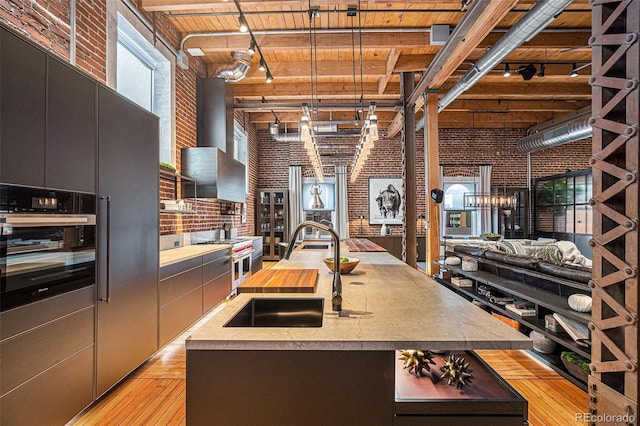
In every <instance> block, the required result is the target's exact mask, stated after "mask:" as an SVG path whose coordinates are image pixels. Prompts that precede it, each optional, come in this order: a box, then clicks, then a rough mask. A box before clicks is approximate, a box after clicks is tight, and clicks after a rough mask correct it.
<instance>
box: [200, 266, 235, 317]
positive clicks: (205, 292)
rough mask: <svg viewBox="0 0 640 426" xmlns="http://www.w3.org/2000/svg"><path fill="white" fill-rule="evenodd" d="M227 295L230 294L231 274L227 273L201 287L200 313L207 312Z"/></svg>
mask: <svg viewBox="0 0 640 426" xmlns="http://www.w3.org/2000/svg"><path fill="white" fill-rule="evenodd" d="M229 293H231V273H230V272H229V271H227V273H226V274H224V275H219V276H218V277H217V278H214V279H213V280H211V281H209V282H208V283H205V284H204V285H203V286H202V311H203V312H209V311H210V310H211V309H213V308H214V307H215V306H216V305H217V304H218V303H220V302H222V301H223V300H224V299H225V298H226V297H227V296H228V295H229Z"/></svg>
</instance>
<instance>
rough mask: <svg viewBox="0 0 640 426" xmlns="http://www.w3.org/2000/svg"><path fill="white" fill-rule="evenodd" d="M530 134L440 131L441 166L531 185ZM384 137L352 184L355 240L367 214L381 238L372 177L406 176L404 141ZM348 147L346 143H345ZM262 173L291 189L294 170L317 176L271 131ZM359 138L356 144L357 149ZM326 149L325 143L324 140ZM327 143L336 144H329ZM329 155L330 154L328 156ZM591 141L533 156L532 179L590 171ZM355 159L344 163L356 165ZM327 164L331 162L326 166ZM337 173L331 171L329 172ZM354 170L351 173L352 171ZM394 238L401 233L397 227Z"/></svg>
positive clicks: (267, 184)
mask: <svg viewBox="0 0 640 426" xmlns="http://www.w3.org/2000/svg"><path fill="white" fill-rule="evenodd" d="M525 134H526V129H506V130H503V129H473V131H471V130H469V129H441V130H440V132H439V138H440V141H439V142H440V144H439V156H440V164H443V165H445V171H446V173H447V174H448V175H469V174H471V175H474V174H476V173H477V170H478V165H479V164H491V165H492V173H491V178H492V182H493V186H497V187H501V186H503V184H505V183H506V185H507V186H508V187H526V186H527V155H526V154H523V153H520V152H519V151H518V150H517V146H516V142H517V140H518V139H520V138H522V137H523V136H524V135H525ZM385 136H386V135H385V132H384V130H382V131H381V132H380V140H379V141H378V142H376V144H375V148H374V149H373V150H372V151H371V154H370V156H369V158H368V160H367V163H366V164H365V166H364V168H363V169H362V172H361V173H360V176H359V177H358V179H357V180H356V182H354V183H352V182H351V181H349V183H348V185H347V193H348V203H349V228H350V235H351V236H357V235H359V234H360V219H359V215H361V214H362V215H364V216H365V218H364V219H363V221H362V225H363V226H362V235H379V233H380V225H371V226H370V225H369V219H368V218H369V201H368V200H369V178H370V177H401V176H402V150H401V148H402V146H401V143H402V142H401V136H400V135H397V136H396V137H394V138H392V139H386V137H385ZM340 140H341V141H342V143H344V142H345V138H341V139H340ZM258 141H259V149H258V152H259V155H260V160H259V163H258V166H259V169H260V177H259V181H258V184H259V187H261V188H287V187H288V185H289V177H288V166H289V165H302V170H303V173H304V172H305V171H309V172H311V171H312V168H311V164H310V163H309V161H308V158H307V155H306V152H305V151H304V149H303V148H302V145H301V144H300V143H298V142H277V141H275V140H273V138H271V136H270V135H269V133H268V132H267V131H260V132H259V133H258ZM356 142H357V140H356V139H355V138H354V139H353V140H352V141H351V143H353V144H355V143H356ZM322 143H323V144H324V143H325V140H324V139H323V142H322ZM326 143H327V144H329V143H330V142H329V141H328V140H327V141H326ZM416 145H417V152H416V168H417V172H416V173H417V183H416V184H417V200H416V203H415V208H416V209H417V215H420V214H424V213H425V199H426V190H425V176H424V136H423V133H422V132H419V133H418V134H417V135H416ZM322 152H323V153H325V152H326V151H322ZM590 158H591V139H585V140H582V141H577V142H572V143H570V144H566V145H562V146H559V147H555V148H548V149H545V150H542V151H538V152H534V153H532V154H531V174H532V178H536V177H541V176H549V175H554V174H558V173H564V172H565V171H566V169H571V170H581V169H585V168H588V167H589V159H590ZM351 160H352V159H351V158H349V159H345V160H344V163H347V164H350V163H351ZM325 162H327V161H325ZM330 169H331V168H329V167H327V168H326V169H325V173H327V172H329V171H330ZM349 170H350V168H349ZM410 208H413V206H410ZM393 228H394V233H399V232H400V231H401V229H400V226H394V227H393Z"/></svg>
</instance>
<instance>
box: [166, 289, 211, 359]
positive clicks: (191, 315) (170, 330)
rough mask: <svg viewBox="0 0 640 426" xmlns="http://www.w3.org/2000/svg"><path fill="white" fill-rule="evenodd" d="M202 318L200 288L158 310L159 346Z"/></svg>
mask: <svg viewBox="0 0 640 426" xmlns="http://www.w3.org/2000/svg"><path fill="white" fill-rule="evenodd" d="M201 316H202V287H199V288H197V289H195V290H193V291H192V292H190V293H188V294H185V295H184V296H183V297H181V298H179V299H177V300H174V301H173V302H171V303H169V304H167V305H165V306H163V307H161V308H160V336H159V337H160V346H163V345H165V344H166V343H168V342H169V341H171V340H172V339H173V338H174V337H176V336H177V335H179V334H180V333H182V332H183V331H184V330H185V329H186V328H187V327H189V326H190V325H191V324H193V323H194V322H195V321H197V320H198V318H200V317H201Z"/></svg>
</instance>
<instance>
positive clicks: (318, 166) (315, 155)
mask: <svg viewBox="0 0 640 426" xmlns="http://www.w3.org/2000/svg"><path fill="white" fill-rule="evenodd" d="M316 16H317V14H316V13H314V11H313V10H312V9H311V2H309V52H310V54H309V56H310V67H309V69H310V81H311V108H309V105H308V104H306V103H304V104H302V117H301V119H300V141H301V142H302V143H303V144H304V149H305V150H306V151H307V155H308V156H309V161H311V165H312V166H313V170H314V172H315V175H316V179H317V180H318V182H321V183H322V182H324V174H323V172H322V161H321V159H320V153H319V152H318V142H317V138H316V133H315V131H314V129H313V121H312V119H313V117H312V113H313V112H314V108H313V100H314V91H316V92H317V90H318V67H317V60H318V57H317V51H316V48H317V43H316V31H315V23H314V20H313V19H314V18H315V17H316ZM314 69H315V73H314ZM314 77H315V78H314ZM314 82H315V88H314Z"/></svg>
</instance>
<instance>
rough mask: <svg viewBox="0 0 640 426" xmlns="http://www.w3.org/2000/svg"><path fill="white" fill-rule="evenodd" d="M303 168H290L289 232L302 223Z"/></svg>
mask: <svg viewBox="0 0 640 426" xmlns="http://www.w3.org/2000/svg"><path fill="white" fill-rule="evenodd" d="M302 217H303V216H302V167H301V166H289V232H293V230H294V229H295V228H296V226H298V224H299V223H300V222H302Z"/></svg>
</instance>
